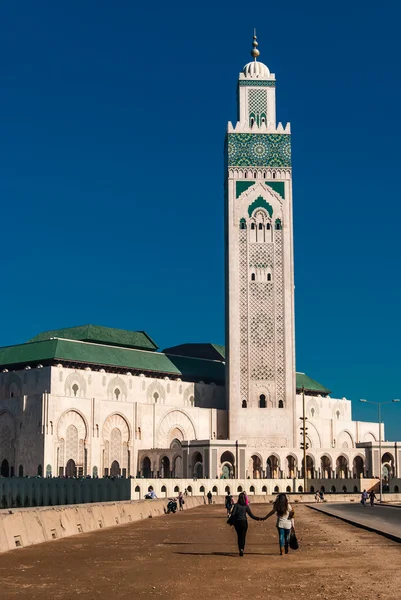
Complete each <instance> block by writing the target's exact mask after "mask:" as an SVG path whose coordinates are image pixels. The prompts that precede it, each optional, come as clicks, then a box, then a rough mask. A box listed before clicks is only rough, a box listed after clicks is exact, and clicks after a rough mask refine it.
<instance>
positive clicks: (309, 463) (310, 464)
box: [302, 455, 315, 479]
mask: <svg viewBox="0 0 401 600" xmlns="http://www.w3.org/2000/svg"><path fill="white" fill-rule="evenodd" d="M314 471H315V463H314V461H313V458H312V457H311V456H309V455H308V456H307V457H306V476H307V478H308V479H313V477H314ZM303 474H304V459H302V475H303Z"/></svg>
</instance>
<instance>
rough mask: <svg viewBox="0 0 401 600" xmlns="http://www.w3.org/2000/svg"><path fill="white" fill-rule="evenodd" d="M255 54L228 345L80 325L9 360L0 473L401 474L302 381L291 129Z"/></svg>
mask: <svg viewBox="0 0 401 600" xmlns="http://www.w3.org/2000/svg"><path fill="white" fill-rule="evenodd" d="M251 54H252V61H251V62H249V63H248V64H246V65H245V67H244V68H243V70H242V71H241V73H240V74H239V79H238V90H237V91H238V118H237V122H236V123H235V124H234V125H233V124H232V123H228V128H227V134H226V140H225V249H226V254H225V263H226V346H225V347H223V346H218V345H216V344H212V343H209V344H205V343H186V344H182V345H179V346H174V347H170V348H165V349H164V350H163V351H159V348H158V346H157V344H156V342H155V341H154V340H153V339H151V338H150V337H149V335H148V334H147V333H145V332H144V331H123V330H117V329H110V328H107V327H100V326H93V325H85V326H79V327H71V328H68V329H58V330H54V331H47V332H45V333H39V334H38V335H37V336H36V337H34V338H33V339H31V340H29V341H27V342H26V343H24V344H19V345H15V346H10V347H5V348H0V371H1V373H0V469H1V475H2V476H4V477H8V476H15V477H18V476H19V477H22V476H35V475H41V476H53V477H54V476H93V477H97V476H98V477H102V476H117V475H121V476H122V477H130V476H133V477H144V478H156V477H157V478H198V479H201V478H204V479H206V478H209V479H215V478H218V479H220V478H235V479H242V480H244V479H247V478H251V479H264V480H269V479H270V480H282V479H288V480H295V479H297V478H301V477H302V476H303V472H304V469H306V474H307V476H308V478H309V479H314V478H315V479H347V478H348V479H350V478H360V477H371V476H374V475H378V473H379V472H380V466H379V465H380V462H381V463H382V464H383V465H384V468H386V469H387V474H388V475H389V476H393V477H400V475H401V467H400V466H399V465H401V450H399V449H398V448H397V445H396V444H395V443H385V444H384V445H383V450H384V451H385V453H384V454H382V457H381V461H380V457H379V451H378V440H379V424H378V423H368V422H359V421H353V420H352V414H351V402H350V400H347V399H346V398H341V399H336V398H332V397H331V395H330V393H331V392H330V390H329V389H328V388H326V387H325V386H324V385H321V384H320V383H318V382H316V381H314V380H313V379H312V378H311V377H309V376H308V375H306V374H305V373H297V372H296V370H295V340H294V261H293V214H292V169H291V131H290V125H289V124H287V125H285V126H283V125H282V124H281V123H278V124H277V123H276V78H275V75H274V74H273V73H271V72H270V71H269V69H268V68H267V66H266V65H264V64H263V63H262V62H260V61H259V60H258V57H259V50H258V42H257V39H256V36H255V37H254V40H253V49H252V52H251ZM303 417H306V423H307V432H306V433H305V439H304V437H303V429H302V424H303V420H302V419H303ZM381 435H382V438H383V439H384V429H382V431H381ZM304 442H305V444H306V461H305V460H304V449H303V443H304ZM397 454H398V456H397ZM305 462H306V465H305V464H304V463H305Z"/></svg>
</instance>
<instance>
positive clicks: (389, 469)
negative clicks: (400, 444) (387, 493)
mask: <svg viewBox="0 0 401 600" xmlns="http://www.w3.org/2000/svg"><path fill="white" fill-rule="evenodd" d="M382 477H383V479H384V480H385V481H388V480H389V479H391V478H392V477H394V456H393V455H392V454H391V453H390V452H386V453H385V454H383V456H382Z"/></svg>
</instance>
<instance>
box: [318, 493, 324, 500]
mask: <svg viewBox="0 0 401 600" xmlns="http://www.w3.org/2000/svg"><path fill="white" fill-rule="evenodd" d="M319 496H320V502H324V491H323V490H320V492H319Z"/></svg>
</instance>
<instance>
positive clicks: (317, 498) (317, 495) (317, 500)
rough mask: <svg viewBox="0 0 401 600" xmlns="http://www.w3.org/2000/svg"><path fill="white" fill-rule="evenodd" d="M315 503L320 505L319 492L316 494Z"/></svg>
mask: <svg viewBox="0 0 401 600" xmlns="http://www.w3.org/2000/svg"><path fill="white" fill-rule="evenodd" d="M315 502H316V503H317V504H319V502H320V494H319V492H316V494H315Z"/></svg>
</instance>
